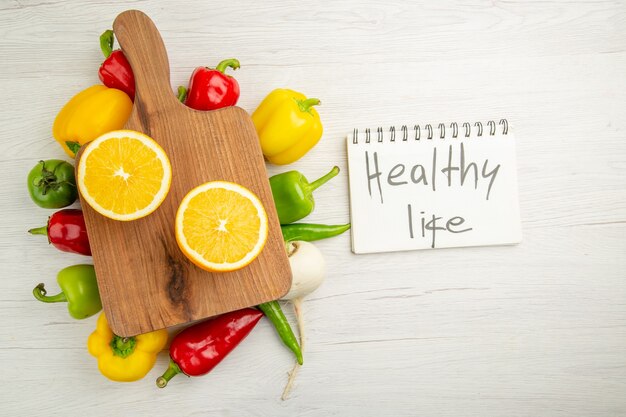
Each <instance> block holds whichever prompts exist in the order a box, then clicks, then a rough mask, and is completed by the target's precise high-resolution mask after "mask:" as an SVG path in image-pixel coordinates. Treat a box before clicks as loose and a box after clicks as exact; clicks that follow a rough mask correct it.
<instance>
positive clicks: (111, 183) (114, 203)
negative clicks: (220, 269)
mask: <svg viewBox="0 0 626 417" xmlns="http://www.w3.org/2000/svg"><path fill="white" fill-rule="evenodd" d="M76 180H77V182H78V189H79V190H80V193H81V195H82V197H83V200H84V201H86V202H87V204H89V205H90V206H91V207H92V208H93V209H94V210H95V211H97V212H98V213H100V214H102V215H103V216H106V217H109V218H111V219H114V220H122V221H128V220H135V219H139V218H141V217H144V216H147V215H148V214H150V213H152V212H153V211H154V210H156V209H157V208H158V207H159V206H160V205H161V203H162V202H163V200H164V199H165V196H166V195H167V192H168V191H169V189H170V184H171V182H172V167H171V165H170V161H169V159H168V158H167V155H166V154H165V151H164V150H163V148H161V147H160V146H159V144H157V143H156V142H155V141H154V140H153V139H152V138H151V137H149V136H146V135H144V134H143V133H140V132H135V131H133V130H115V131H112V132H109V133H105V134H104V135H102V136H100V137H98V138H97V139H95V140H94V141H93V142H90V143H89V144H87V145H86V146H85V149H84V150H83V153H82V156H81V158H80V161H79V164H78V175H77V178H76Z"/></svg>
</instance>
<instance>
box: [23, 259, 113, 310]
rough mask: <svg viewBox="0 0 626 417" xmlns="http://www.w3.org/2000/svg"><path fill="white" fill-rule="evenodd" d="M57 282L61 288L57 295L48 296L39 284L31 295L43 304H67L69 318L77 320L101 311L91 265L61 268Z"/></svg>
mask: <svg viewBox="0 0 626 417" xmlns="http://www.w3.org/2000/svg"><path fill="white" fill-rule="evenodd" d="M57 282H58V283H59V287H61V292H60V293H59V294H57V295H52V296H48V295H46V294H47V292H46V289H45V288H44V284H39V285H37V286H36V287H35V288H34V289H33V295H34V296H35V298H36V299H38V300H39V301H43V302H44V303H61V302H67V309H68V310H69V312H70V316H72V317H74V318H75V319H79V320H80V319H86V318H87V317H90V316H93V315H94V314H96V313H97V312H98V311H100V310H102V302H101V301H100V292H99V291H98V283H97V282H96V272H95V270H94V268H93V265H73V266H68V267H67V268H63V269H62V270H60V271H59V273H58V275H57Z"/></svg>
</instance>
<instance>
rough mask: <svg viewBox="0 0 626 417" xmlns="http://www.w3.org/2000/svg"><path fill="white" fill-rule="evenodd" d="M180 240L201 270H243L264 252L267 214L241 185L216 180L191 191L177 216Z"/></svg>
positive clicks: (252, 195) (261, 205)
mask: <svg viewBox="0 0 626 417" xmlns="http://www.w3.org/2000/svg"><path fill="white" fill-rule="evenodd" d="M175 229H176V241H177V242H178V246H179V247H180V249H181V250H182V251H183V253H184V254H185V255H186V256H187V257H188V258H189V259H190V260H191V262H193V263H194V264H196V265H198V266H199V267H200V268H202V269H205V270H207V271H214V272H226V271H235V270H237V269H241V268H243V267H244V266H246V265H248V264H249V263H250V262H252V261H253V260H254V259H255V258H256V257H257V256H258V255H259V253H261V250H262V249H263V247H264V246H265V241H266V240H267V229H268V226H267V214H266V213H265V209H264V208H263V204H262V203H261V201H260V200H259V198H258V197H257V196H256V195H254V193H252V192H251V191H250V190H248V189H247V188H245V187H242V186H241V185H239V184H235V183H232V182H226V181H212V182H207V183H206V184H202V185H200V186H198V187H196V188H194V189H193V190H191V191H190V192H189V193H188V194H187V195H186V196H185V198H183V201H182V202H181V203H180V207H178V212H177V213H176V226H175Z"/></svg>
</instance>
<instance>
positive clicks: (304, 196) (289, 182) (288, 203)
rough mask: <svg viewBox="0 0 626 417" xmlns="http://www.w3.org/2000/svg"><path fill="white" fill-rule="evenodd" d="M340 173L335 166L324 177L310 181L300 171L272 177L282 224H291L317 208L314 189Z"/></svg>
mask: <svg viewBox="0 0 626 417" xmlns="http://www.w3.org/2000/svg"><path fill="white" fill-rule="evenodd" d="M337 174H339V167H333V169H331V170H330V172H329V173H328V174H326V175H324V176H323V177H321V178H319V179H317V180H315V181H313V182H312V183H309V181H307V179H306V178H305V176H304V175H302V174H301V173H299V172H298V171H287V172H283V173H282V174H278V175H274V176H273V177H270V186H271V187H272V195H273V196H274V204H275V205H276V211H277V212H278V220H280V224H289V223H293V222H295V221H298V220H300V219H302V218H304V217H306V216H308V215H309V214H310V213H311V212H312V211H313V209H314V208H315V200H314V199H313V191H314V190H315V189H316V188H317V187H319V186H321V185H322V184H324V183H325V182H326V181H328V180H330V179H331V178H333V177H334V176H336V175H337Z"/></svg>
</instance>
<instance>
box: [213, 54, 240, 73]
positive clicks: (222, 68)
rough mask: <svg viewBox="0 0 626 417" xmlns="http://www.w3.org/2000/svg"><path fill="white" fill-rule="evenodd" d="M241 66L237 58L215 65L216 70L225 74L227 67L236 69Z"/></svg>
mask: <svg viewBox="0 0 626 417" xmlns="http://www.w3.org/2000/svg"><path fill="white" fill-rule="evenodd" d="M240 66H241V65H239V61H238V60H236V59H235V58H229V59H225V60H223V61H222V62H220V63H219V64H217V67H215V70H216V71H219V72H221V73H222V74H224V71H226V68H228V67H231V68H232V69H234V70H236V69H237V68H239V67H240Z"/></svg>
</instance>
